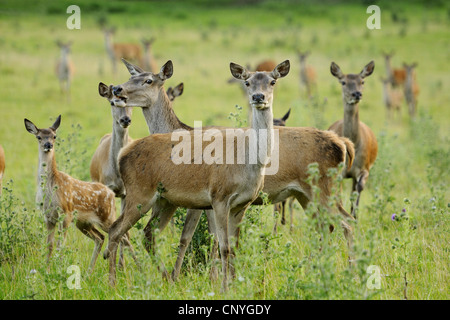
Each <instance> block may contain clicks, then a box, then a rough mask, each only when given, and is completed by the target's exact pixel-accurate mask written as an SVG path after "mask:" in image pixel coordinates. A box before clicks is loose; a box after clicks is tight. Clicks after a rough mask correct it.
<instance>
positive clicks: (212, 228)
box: [205, 210, 219, 281]
mask: <svg viewBox="0 0 450 320" xmlns="http://www.w3.org/2000/svg"><path fill="white" fill-rule="evenodd" d="M205 213H206V218H207V219H208V231H209V233H210V234H212V235H213V246H212V248H211V253H210V255H209V260H210V261H211V271H210V274H209V277H210V279H211V281H215V280H217V278H218V277H219V274H218V270H217V267H216V260H217V253H218V252H219V239H218V237H217V232H216V218H215V215H214V210H205Z"/></svg>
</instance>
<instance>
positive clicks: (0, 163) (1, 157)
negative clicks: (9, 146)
mask: <svg viewBox="0 0 450 320" xmlns="http://www.w3.org/2000/svg"><path fill="white" fill-rule="evenodd" d="M5 166H6V161H5V150H3V147H2V146H1V145H0V196H1V195H2V191H3V187H2V181H3V175H4V174H5Z"/></svg>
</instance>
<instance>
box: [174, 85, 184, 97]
mask: <svg viewBox="0 0 450 320" xmlns="http://www.w3.org/2000/svg"><path fill="white" fill-rule="evenodd" d="M183 90H184V84H183V82H182V83H180V84H179V85H177V86H176V87H175V88H173V95H174V96H175V97H179V96H181V95H182V94H183Z"/></svg>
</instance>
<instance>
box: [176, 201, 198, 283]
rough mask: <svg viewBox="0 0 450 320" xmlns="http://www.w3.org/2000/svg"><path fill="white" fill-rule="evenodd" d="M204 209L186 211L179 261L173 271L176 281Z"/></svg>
mask: <svg viewBox="0 0 450 320" xmlns="http://www.w3.org/2000/svg"><path fill="white" fill-rule="evenodd" d="M201 214H202V210H194V209H188V210H187V212H186V220H185V222H184V227H183V231H182V233H181V238H180V248H179V251H178V257H177V261H176V262H175V266H174V268H173V271H172V280H174V281H176V280H177V279H178V276H179V275H180V270H181V266H182V265H183V260H184V256H185V254H186V249H187V247H188V246H189V243H190V242H191V240H192V236H193V235H194V232H195V229H196V228H197V225H198V222H199V221H200V216H201Z"/></svg>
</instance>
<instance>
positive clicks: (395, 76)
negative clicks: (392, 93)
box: [383, 51, 406, 88]
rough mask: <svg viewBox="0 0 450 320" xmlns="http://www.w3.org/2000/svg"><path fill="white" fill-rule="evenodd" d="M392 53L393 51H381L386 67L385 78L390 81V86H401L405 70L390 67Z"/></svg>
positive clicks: (403, 82)
mask: <svg viewBox="0 0 450 320" xmlns="http://www.w3.org/2000/svg"><path fill="white" fill-rule="evenodd" d="M393 55H394V52H393V51H392V52H391V53H383V56H384V62H385V67H386V78H387V80H389V82H390V83H391V86H392V88H397V87H402V86H403V85H404V84H405V81H406V70H405V69H398V68H392V66H391V58H392V56H393Z"/></svg>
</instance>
